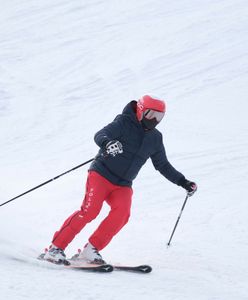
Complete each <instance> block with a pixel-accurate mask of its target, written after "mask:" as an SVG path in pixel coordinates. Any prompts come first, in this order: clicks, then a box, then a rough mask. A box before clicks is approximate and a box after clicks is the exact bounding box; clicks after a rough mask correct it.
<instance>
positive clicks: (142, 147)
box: [44, 95, 197, 264]
mask: <svg viewBox="0 0 248 300" xmlns="http://www.w3.org/2000/svg"><path fill="white" fill-rule="evenodd" d="M165 111H166V105H165V102H164V101H163V100H161V99H158V98H156V97H153V96H149V95H145V96H143V97H142V98H141V99H139V100H138V101H131V102H130V103H128V104H127V105H126V107H125V108H124V110H123V112H122V114H120V115H117V117H116V118H115V119H114V121H113V122H112V123H110V124H108V125H107V126H106V127H104V128H103V129H101V130H100V131H98V132H97V133H96V134H95V137H94V139H95V142H96V144H97V145H98V146H99V147H100V150H99V152H98V155H97V156H96V158H95V159H94V161H93V162H92V164H91V166H90V168H89V173H88V178H87V183H86V192H85V197H84V200H83V203H82V206H81V208H80V209H79V210H77V211H75V212H74V213H73V214H72V215H71V216H69V218H67V219H66V220H65V222H64V224H63V225H62V227H61V228H60V229H59V230H58V231H57V232H55V234H54V236H53V239H52V244H51V245H50V247H49V249H48V250H47V251H46V253H45V255H44V259H46V260H49V261H52V262H55V263H63V262H64V261H65V260H66V255H65V253H64V250H65V249H66V247H67V246H68V244H69V243H70V242H71V241H72V240H73V239H74V237H75V236H76V235H77V234H78V233H79V232H80V231H81V230H82V229H83V228H84V227H85V225H86V224H87V223H89V222H91V221H92V220H93V219H95V218H96V217H97V216H98V214H99V213H100V211H101V208H102V205H103V202H104V201H106V202H107V204H108V205H109V206H110V212H109V214H108V216H107V217H106V218H105V219H104V220H103V221H102V222H101V224H100V225H99V227H98V228H97V229H96V231H95V232H94V233H93V234H92V235H91V236H90V238H89V239H88V242H87V244H86V245H85V246H84V248H83V250H79V253H77V254H75V255H74V259H76V260H83V261H86V262H88V263H97V264H103V263H105V261H104V260H103V258H102V256H101V254H100V253H99V251H100V250H102V249H103V248H105V247H106V246H107V245H108V244H109V242H110V241H111V240H112V238H113V237H114V236H115V235H116V234H117V233H118V232H119V231H120V230H121V228H122V227H123V226H124V225H125V224H126V223H127V222H128V219H129V216H130V207H131V200H132V194H133V190H132V181H133V180H134V179H135V177H136V176H137V174H138V172H139V170H140V169H141V167H142V166H143V165H144V164H145V162H146V160H147V159H148V158H151V160H152V163H153V165H154V167H155V169H156V170H158V171H159V172H160V173H161V174H162V175H163V176H164V177H166V178H167V179H168V180H169V181H171V182H172V183H174V184H177V185H178V186H181V187H183V188H184V189H185V190H186V191H187V192H188V193H189V195H190V196H191V195H193V194H194V192H195V191H196V190H197V185H196V183H194V182H192V181H189V180H187V179H186V178H185V177H184V175H183V174H181V173H180V172H178V171H177V170H176V169H175V168H174V167H173V166H172V165H171V164H170V162H169V161H168V159H167V156H166V152H165V148H164V145H163V141H162V134H161V133H160V132H159V131H158V130H157V129H156V128H155V127H156V126H157V125H158V123H159V122H160V121H161V120H162V119H163V117H164V115H165Z"/></svg>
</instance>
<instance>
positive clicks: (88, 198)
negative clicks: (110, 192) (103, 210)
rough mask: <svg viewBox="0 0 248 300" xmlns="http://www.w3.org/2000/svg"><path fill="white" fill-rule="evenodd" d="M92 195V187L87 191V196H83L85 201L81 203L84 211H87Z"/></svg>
mask: <svg viewBox="0 0 248 300" xmlns="http://www.w3.org/2000/svg"><path fill="white" fill-rule="evenodd" d="M93 196H94V189H93V188H90V190H89V193H88V197H87V196H86V197H85V202H84V204H83V209H84V211H85V212H87V211H88V209H89V207H90V206H91V202H92V197H93Z"/></svg>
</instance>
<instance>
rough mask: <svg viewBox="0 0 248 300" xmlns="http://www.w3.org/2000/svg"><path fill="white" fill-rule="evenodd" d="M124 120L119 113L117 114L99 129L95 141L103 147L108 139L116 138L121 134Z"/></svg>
mask: <svg viewBox="0 0 248 300" xmlns="http://www.w3.org/2000/svg"><path fill="white" fill-rule="evenodd" d="M123 127H124V122H123V120H122V117H121V115H119V116H117V117H116V118H115V119H114V121H113V122H111V123H110V124H108V125H107V126H105V127H104V128H103V129H101V130H99V131H98V132H97V133H96V134H95V136H94V140H95V143H96V144H97V145H98V146H99V147H100V148H101V147H104V146H105V145H106V144H107V143H108V142H109V141H112V140H115V139H118V138H119V137H120V136H121V135H122V129H123Z"/></svg>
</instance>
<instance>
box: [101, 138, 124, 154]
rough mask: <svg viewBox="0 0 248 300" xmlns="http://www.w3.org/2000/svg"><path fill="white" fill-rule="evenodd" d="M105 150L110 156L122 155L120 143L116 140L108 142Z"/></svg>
mask: <svg viewBox="0 0 248 300" xmlns="http://www.w3.org/2000/svg"><path fill="white" fill-rule="evenodd" d="M105 148H106V152H107V154H109V155H112V156H116V155H117V154H120V153H123V147H122V143H121V142H119V141H116V140H113V141H110V142H108V143H107V145H106V146H105Z"/></svg>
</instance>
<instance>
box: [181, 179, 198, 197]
mask: <svg viewBox="0 0 248 300" xmlns="http://www.w3.org/2000/svg"><path fill="white" fill-rule="evenodd" d="M179 185H180V186H181V187H183V188H184V189H185V190H186V191H187V192H188V195H189V196H193V194H194V193H195V192H196V191H197V184H196V183H195V182H193V181H189V180H187V179H185V178H184V179H183V180H182V181H181V182H180V183H179Z"/></svg>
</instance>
